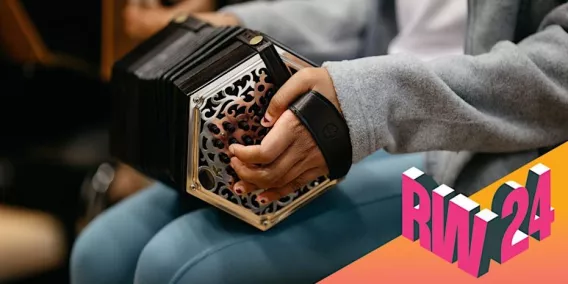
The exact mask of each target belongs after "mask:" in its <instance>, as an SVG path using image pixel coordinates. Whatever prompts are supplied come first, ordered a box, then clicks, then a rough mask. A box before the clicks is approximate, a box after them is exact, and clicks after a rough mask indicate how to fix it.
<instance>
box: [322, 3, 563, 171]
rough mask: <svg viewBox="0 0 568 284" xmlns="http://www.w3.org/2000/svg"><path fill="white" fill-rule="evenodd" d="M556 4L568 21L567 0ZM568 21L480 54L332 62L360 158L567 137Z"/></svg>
mask: <svg viewBox="0 0 568 284" xmlns="http://www.w3.org/2000/svg"><path fill="white" fill-rule="evenodd" d="M558 9H564V11H566V12H565V13H564V14H562V13H559V14H558V15H565V17H568V5H564V6H563V7H561V8H558ZM566 23H567V21H566V20H565V18H563V17H559V18H557V19H556V20H553V21H552V22H550V23H549V24H551V26H549V27H548V28H546V29H545V30H543V31H541V32H539V33H537V34H535V35H533V36H531V37H529V38H527V39H526V40H524V41H523V42H521V43H519V44H517V45H514V44H512V43H509V42H502V43H500V44H498V45H496V46H495V47H494V49H493V50H492V51H491V52H489V53H487V54H484V55H480V56H476V57H473V56H455V57H447V58H444V59H440V60H437V61H433V62H428V63H424V62H420V61H419V60H416V59H414V58H410V57H403V56H384V57H375V58H366V59H361V60H355V61H347V62H338V63H329V64H326V67H327V68H328V70H329V72H330V75H331V77H332V79H333V81H334V84H335V87H336V90H337V94H338V98H339V101H340V104H341V108H342V110H343V112H344V115H345V117H346V119H347V122H348V125H349V127H350V135H351V138H352V144H353V148H354V149H353V150H354V160H355V161H358V160H360V159H362V158H363V157H364V156H366V155H368V154H370V153H372V152H374V151H375V150H377V149H379V148H385V149H386V150H387V151H389V152H418V151H430V150H449V151H461V150H468V151H475V152H508V151H520V150H525V149H534V148H539V147H543V146H549V145H554V144H557V143H560V142H563V141H566V140H568V126H567V122H568V80H567V78H568V56H567V54H568V34H567V32H566V29H568V26H567V25H566ZM561 25H563V26H564V29H563V28H562V26H561Z"/></svg>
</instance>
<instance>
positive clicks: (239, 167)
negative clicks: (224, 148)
mask: <svg viewBox="0 0 568 284" xmlns="http://www.w3.org/2000/svg"><path fill="white" fill-rule="evenodd" d="M304 158H305V157H304V156H303V155H301V154H300V153H298V152H297V151H296V149H295V148H292V147H291V148H288V149H286V151H284V153H283V154H282V155H281V156H280V157H279V158H278V159H276V161H274V162H273V163H271V164H270V165H267V166H254V165H251V164H247V163H244V162H243V161H240V160H239V159H238V158H236V157H233V158H232V159H231V166H232V167H233V169H234V170H235V172H236V173H237V175H238V176H239V177H240V178H241V180H244V181H246V182H249V183H252V184H254V185H256V186H257V187H259V188H270V187H274V186H278V185H281V184H279V183H278V181H279V180H280V179H282V177H283V176H284V175H285V174H286V173H288V172H290V171H291V169H292V168H295V167H301V166H302V165H301V164H299V163H298V162H299V161H301V160H302V159H304ZM305 170H306V169H305V168H300V169H298V170H297V172H298V175H299V174H300V173H302V172H304V171H305Z"/></svg>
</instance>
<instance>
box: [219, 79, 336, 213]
mask: <svg viewBox="0 0 568 284" xmlns="http://www.w3.org/2000/svg"><path fill="white" fill-rule="evenodd" d="M310 90H315V91H317V92H319V93H321V94H322V95H324V96H325V97H326V98H327V99H328V100H330V101H331V102H332V103H333V104H334V105H335V106H336V107H337V108H338V109H340V108H339V102H338V100H337V97H336V93H335V89H334V86H333V82H332V80H331V78H330V77H329V74H328V72H327V70H326V69H324V68H306V69H302V70H300V71H299V72H298V73H296V74H295V75H294V76H292V78H290V79H289V80H288V81H287V82H286V84H284V86H282V87H281V88H280V90H278V92H277V93H276V94H275V95H274V97H273V98H272V100H271V102H270V105H269V106H268V109H267V111H266V114H265V117H264V119H263V121H262V125H263V126H265V127H272V129H271V130H270V132H268V134H267V135H266V137H265V138H264V139H263V140H262V142H261V144H260V145H253V146H243V145H238V144H232V145H231V146H230V147H229V151H230V152H231V153H232V154H233V157H232V158H231V166H232V167H233V169H234V170H235V172H236V173H237V175H238V176H239V177H240V178H241V181H239V182H237V183H235V185H234V186H233V191H234V192H235V193H236V194H238V195H242V194H245V193H250V192H253V191H256V190H258V189H265V191H264V192H262V193H260V194H259V195H258V196H257V201H258V202H259V203H261V204H268V203H270V202H272V201H274V200H278V199H280V198H282V197H284V196H286V195H288V194H290V193H292V192H294V191H295V190H297V189H299V188H301V187H302V186H304V185H306V184H308V183H309V182H311V181H313V180H314V179H316V178H318V177H320V176H323V175H327V174H328V173H329V169H328V168H327V165H326V161H325V159H324V157H323V155H322V153H321V151H320V150H319V148H318V145H317V144H316V142H315V141H314V139H313V138H312V135H311V133H310V132H309V131H308V130H307V129H306V128H305V127H304V125H303V124H302V123H301V122H300V121H299V120H298V118H297V117H296V115H294V114H293V113H292V112H291V111H290V110H288V106H289V105H290V104H292V103H293V102H294V100H295V99H296V98H298V97H300V96H301V95H304V94H306V93H307V92H309V91H310Z"/></svg>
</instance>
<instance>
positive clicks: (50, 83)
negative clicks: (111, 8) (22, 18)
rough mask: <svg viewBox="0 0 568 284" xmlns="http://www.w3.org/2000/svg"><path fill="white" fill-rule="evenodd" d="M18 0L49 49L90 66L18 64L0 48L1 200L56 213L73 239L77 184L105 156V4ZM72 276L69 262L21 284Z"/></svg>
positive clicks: (78, 205) (90, 0) (78, 207)
mask: <svg viewBox="0 0 568 284" xmlns="http://www.w3.org/2000/svg"><path fill="white" fill-rule="evenodd" d="M0 1H3V0H0ZM21 2H22V3H23V5H24V6H25V8H26V10H27V12H28V14H29V15H30V18H31V19H32V21H33V23H34V24H35V26H36V28H37V29H38V30H39V32H40V35H41V37H42V38H43V40H44V42H45V43H46V44H47V47H48V48H49V49H50V50H52V51H53V52H55V53H58V54H64V55H65V56H69V57H73V58H78V59H79V60H81V61H83V62H84V63H85V64H87V65H88V66H89V68H88V69H87V70H83V71H77V70H73V69H72V68H64V67H50V66H41V65H40V64H37V63H16V62H12V61H11V60H10V58H9V57H8V56H7V54H5V53H4V52H3V51H1V50H0V176H1V177H2V178H1V179H0V193H1V194H2V195H1V196H0V202H1V203H7V204H10V205H17V206H24V207H28V208H32V209H38V210H42V211H46V212H49V213H51V214H53V215H55V216H57V217H58V218H59V219H60V220H62V221H63V222H64V224H65V225H66V228H67V231H68V232H67V233H68V239H69V240H68V242H69V244H71V243H72V241H73V238H74V235H75V234H74V231H75V221H76V219H77V217H78V216H79V215H80V214H81V213H82V212H81V209H82V208H81V202H80V199H79V189H80V186H81V184H82V182H83V180H84V179H85V177H86V176H87V175H88V174H89V173H90V172H91V171H93V170H94V169H95V168H96V167H97V166H98V164H99V163H100V162H102V161H104V160H106V159H107V158H108V157H107V150H106V147H107V146H106V145H107V136H106V129H107V125H108V118H109V111H110V104H109V98H110V94H109V90H108V87H107V85H106V83H104V82H103V81H102V80H101V79H100V78H99V77H98V73H96V72H97V71H98V68H99V61H100V53H101V38H100V35H101V1H96V0H83V1H76V0H58V1H37V0H27V1H21ZM67 279H68V271H67V268H66V267H64V268H61V269H59V270H57V271H52V272H48V273H45V274H43V275H39V276H36V277H34V278H30V279H25V280H23V281H22V282H18V283H67V282H68V280H67Z"/></svg>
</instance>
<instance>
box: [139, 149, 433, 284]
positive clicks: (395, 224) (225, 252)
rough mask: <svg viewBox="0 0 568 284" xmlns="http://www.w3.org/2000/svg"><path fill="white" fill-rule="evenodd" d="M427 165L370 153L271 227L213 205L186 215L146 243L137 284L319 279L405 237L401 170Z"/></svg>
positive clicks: (417, 157) (410, 157)
mask: <svg viewBox="0 0 568 284" xmlns="http://www.w3.org/2000/svg"><path fill="white" fill-rule="evenodd" d="M378 155H382V154H378ZM421 164H422V155H421V154H414V155H399V156H390V157H386V156H384V155H383V156H382V157H381V158H376V157H375V158H373V157H371V158H369V159H366V160H365V161H363V162H361V163H359V164H357V165H354V167H353V168H352V170H351V171H350V173H349V175H348V176H347V178H346V179H345V180H344V181H343V182H342V183H341V184H339V185H338V186H336V187H335V188H333V189H331V190H330V191H328V193H326V194H324V195H322V196H321V197H319V198H318V199H316V200H314V201H313V202H312V203H311V204H309V205H307V206H306V207H305V208H303V209H300V210H299V211H298V212H296V213H294V214H293V215H292V216H290V217H289V218H288V219H286V220H285V221H283V222H282V223H280V224H279V225H277V226H276V227H274V228H272V229H271V230H269V231H267V232H260V231H258V230H256V229H254V228H252V227H251V226H249V225H247V224H244V223H243V222H241V221H238V220H236V219H235V218H233V217H231V216H229V215H228V214H225V213H222V212H220V211H219V210H216V209H212V208H210V209H203V210H199V211H195V212H192V213H189V214H186V215H184V216H182V217H180V218H178V219H177V220H175V221H174V222H172V223H170V224H169V225H168V226H166V227H165V228H164V229H163V230H162V231H160V232H159V233H158V234H157V235H156V236H155V237H154V238H153V239H152V240H151V241H150V243H149V244H148V245H147V246H146V247H145V249H144V251H143V253H142V255H141V257H140V260H139V262H138V267H137V270H136V278H135V279H136V283H247V282H251V281H254V282H259V283H289V282H292V281H300V282H306V283H308V282H309V283H314V282H315V281H318V280H320V279H322V278H323V277H325V276H327V275H329V274H330V273H333V272H334V271H337V270H339V269H340V268H342V267H343V266H345V265H347V264H349V263H350V262H352V261H354V260H356V259H357V258H359V257H361V256H363V255H364V254H366V253H368V252H370V251H372V250H373V249H375V248H377V247H379V246H381V245H383V244H385V243H386V242H388V241H390V240H392V239H394V238H395V237H397V236H399V235H400V233H401V180H402V179H401V175H402V173H403V172H404V171H405V170H407V169H408V168H410V167H413V166H416V167H419V168H420V167H421Z"/></svg>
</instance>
